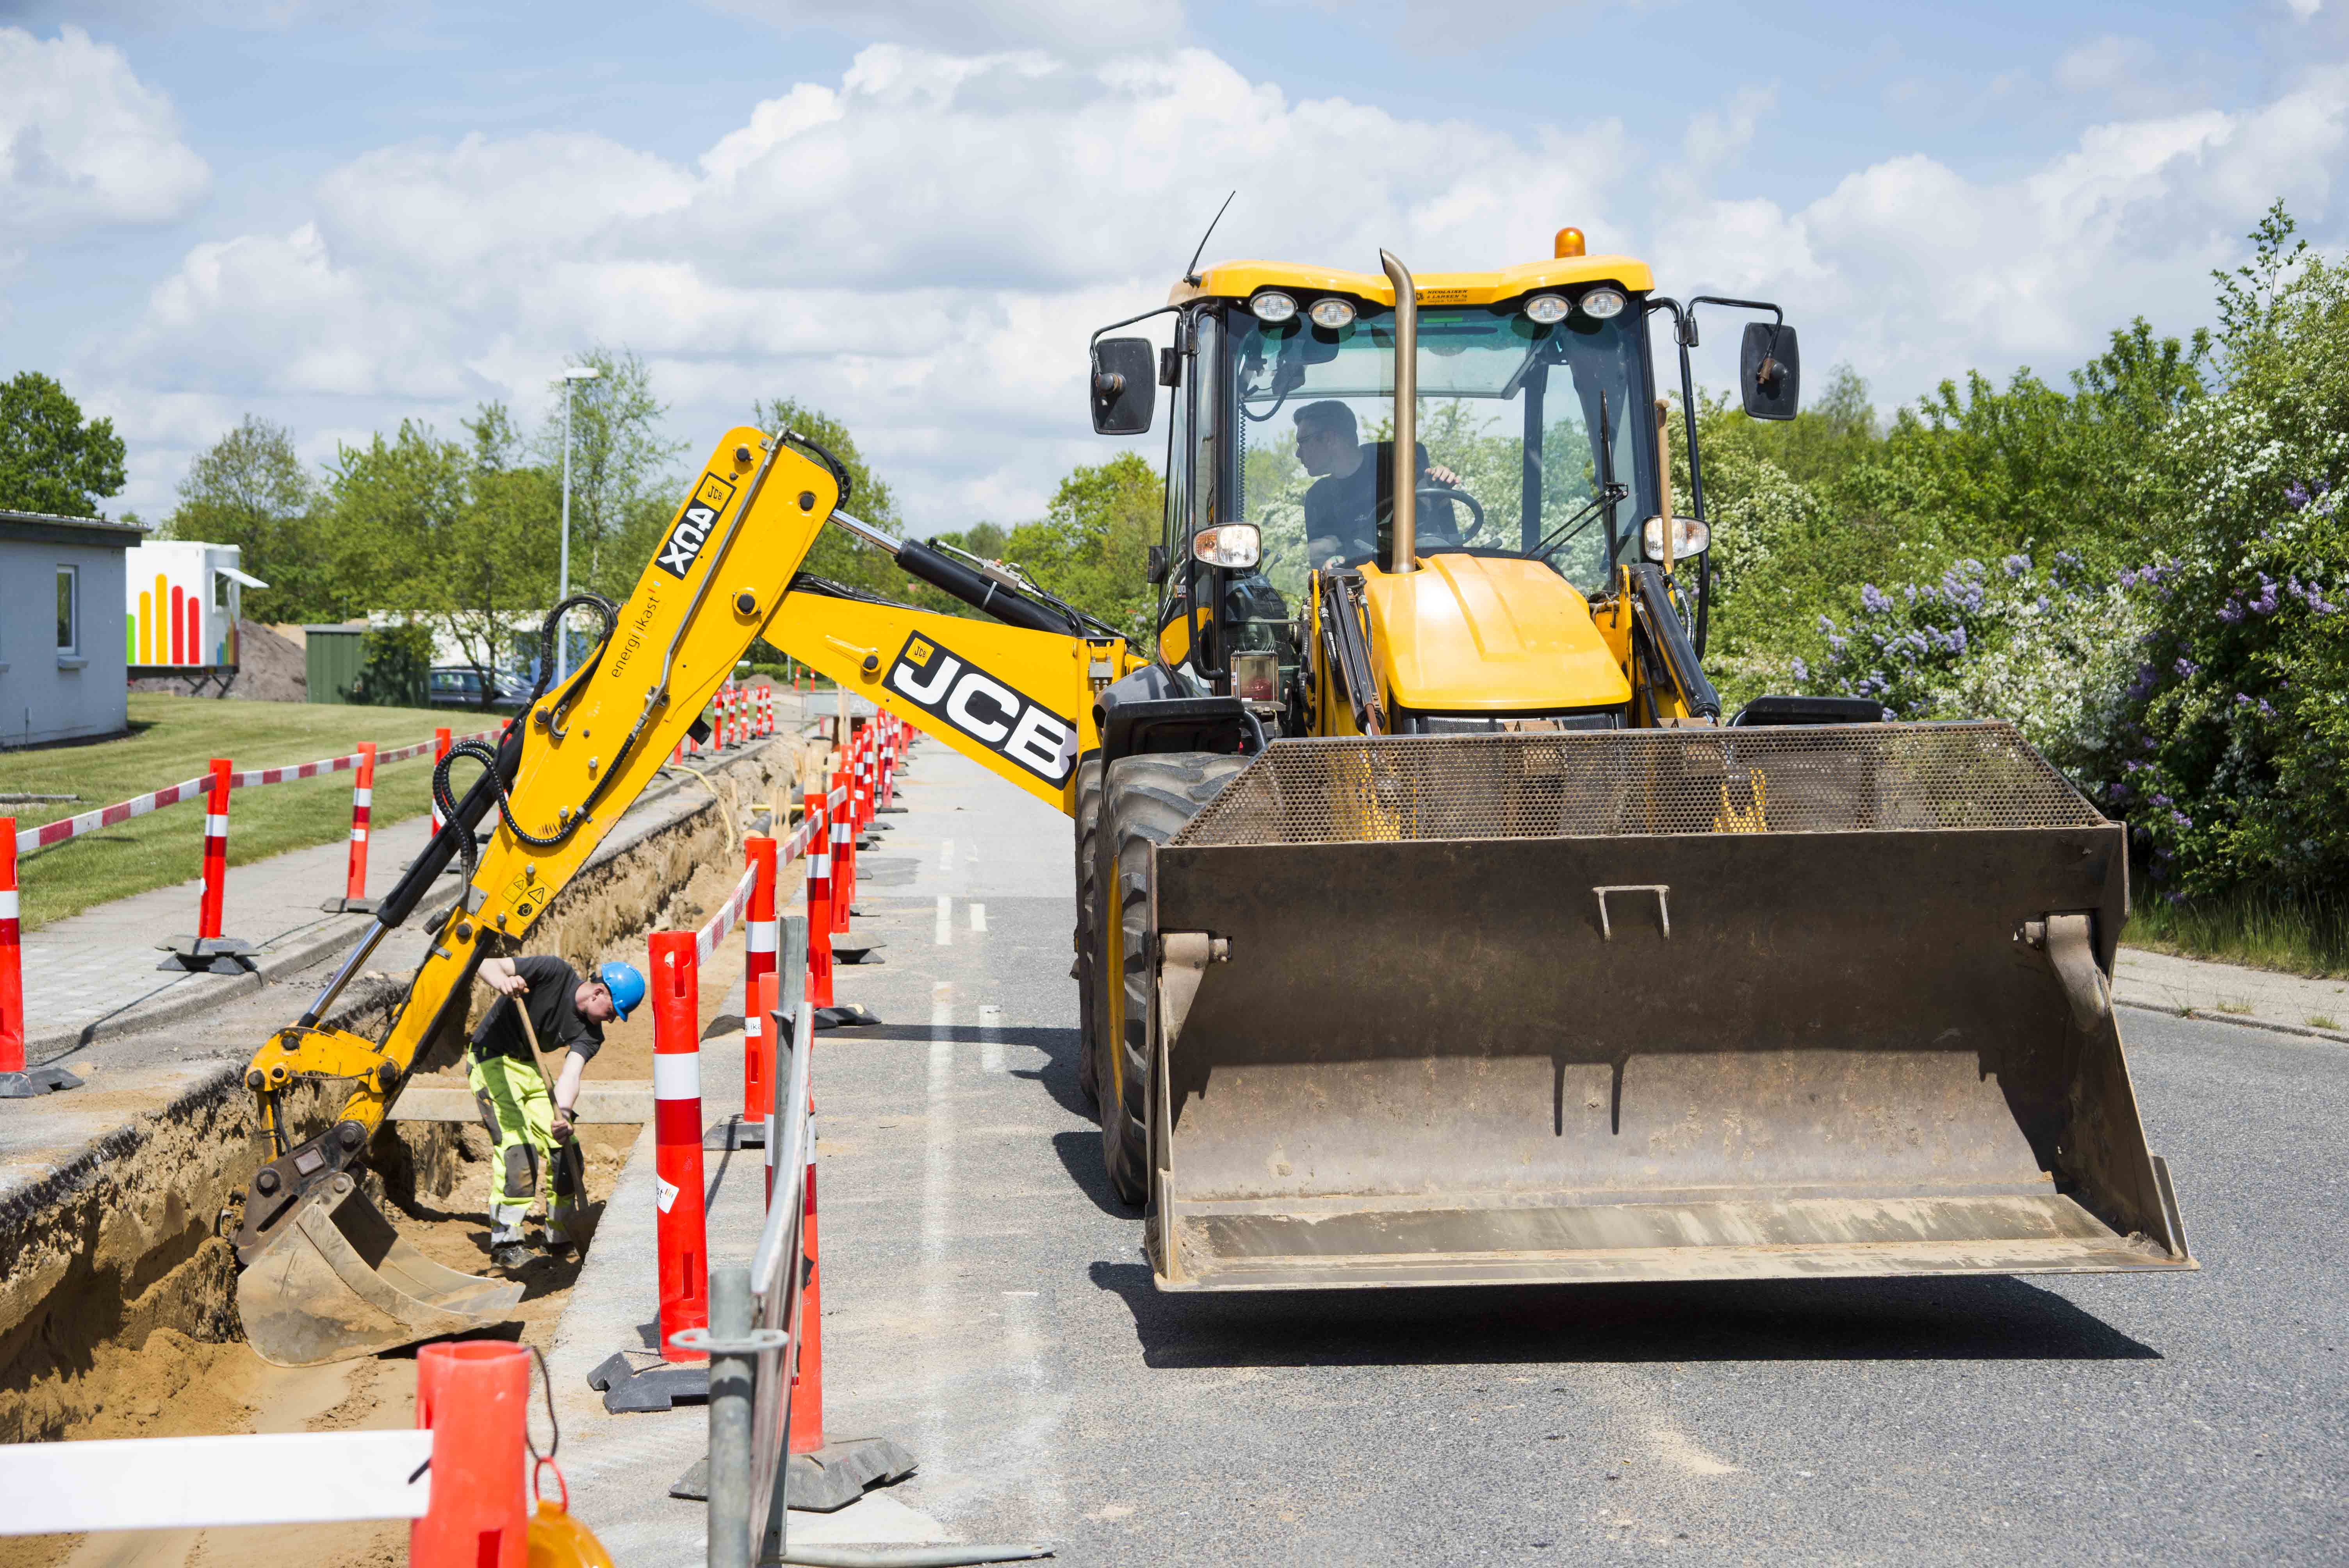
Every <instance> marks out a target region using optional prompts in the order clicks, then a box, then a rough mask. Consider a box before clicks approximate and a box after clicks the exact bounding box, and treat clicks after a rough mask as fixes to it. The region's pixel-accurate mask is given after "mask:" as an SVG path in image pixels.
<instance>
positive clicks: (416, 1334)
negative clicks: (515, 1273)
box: [236, 1174, 522, 1367]
mask: <svg viewBox="0 0 2349 1568" xmlns="http://www.w3.org/2000/svg"><path fill="white" fill-rule="evenodd" d="M521 1299H522V1286H521V1285H519V1284H506V1283H504V1282H502V1281H499V1280H490V1279H481V1278H477V1277H476V1276H474V1275H472V1274H460V1273H458V1272H457V1271H456V1270H455V1269H451V1268H443V1267H442V1266H441V1265H440V1264H436V1263H434V1262H432V1261H431V1260H430V1259H429V1258H427V1257H426V1256H425V1255H424V1254H423V1253H419V1252H418V1251H417V1250H416V1249H415V1248H414V1247H412V1246H409V1244H408V1243H406V1242H403V1241H401V1240H400V1239H399V1235H398V1233H397V1232H396V1231H394V1230H393V1229H392V1228H391V1223H390V1222H389V1221H388V1220H386V1219H385V1218H384V1217H383V1215H382V1214H381V1213H380V1212H378V1211H377V1209H376V1206H375V1205H374V1204H373V1203H370V1202H367V1197H366V1195H365V1194H363V1193H362V1192H360V1191H358V1189H357V1185H356V1184H355V1183H354V1182H353V1181H351V1179H350V1177H349V1176H347V1175H339V1174H338V1175H336V1177H335V1178H334V1180H332V1181H328V1182H326V1183H324V1184H322V1185H321V1186H320V1187H319V1188H318V1190H317V1191H315V1192H313V1193H311V1194H310V1195H309V1196H308V1197H306V1198H304V1199H303V1200H302V1201H301V1207H300V1209H299V1210H298V1211H297V1212H295V1215H294V1217H293V1218H292V1220H291V1221H289V1222H287V1223H286V1224H285V1227H284V1228H283V1229H282V1230H280V1231H279V1232H278V1233H277V1235H276V1237H275V1239H274V1240H273V1241H272V1242H271V1243H269V1244H268V1246H267V1247H265V1248H264V1250H263V1252H262V1253H261V1255H260V1256H259V1257H257V1258H255V1259H254V1261H253V1262H252V1263H251V1264H249V1265H248V1266H247V1267H246V1268H245V1270H244V1272H243V1274H240V1275H239V1276H238V1278H237V1282H236V1311H237V1315H238V1316H239V1317H240V1318H242V1319H243V1323H244V1336H245V1338H247V1339H249V1340H251V1341H252V1342H253V1348H254V1350H255V1351H257V1352H259V1354H260V1356H261V1358H262V1359H263V1360H264V1361H267V1362H270V1363H272V1364H274V1365H275V1366H279V1367H317V1366H322V1365H324V1364H325V1363H326V1362H329V1361H348V1360H350V1359H352V1358H353V1357H360V1356H368V1355H372V1354H374V1353H375V1352H377V1351H378V1350H389V1349H391V1348H393V1347H394V1346H400V1345H412V1344H414V1343H415V1342H416V1341H418V1340H419V1339H432V1338H437V1337H439V1336H441V1335H444V1334H461V1333H463V1332H465V1331H466V1330H468V1329H474V1328H481V1327H484V1326H488V1325H490V1324H492V1323H499V1322H502V1321H505V1320H506V1319H507V1318H508V1317H509V1316H510V1315H511V1314H512V1308H513V1306H514V1304H515V1303H517V1302H519V1301H520V1300H521Z"/></svg>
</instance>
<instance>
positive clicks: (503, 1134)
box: [465, 1056, 586, 1246]
mask: <svg viewBox="0 0 2349 1568" xmlns="http://www.w3.org/2000/svg"><path fill="white" fill-rule="evenodd" d="M471 1059H472V1068H471V1071H470V1072H468V1073H467V1074H466V1075H465V1078H466V1081H467V1082H468V1083H470V1084H471V1086H472V1089H473V1103H474V1105H476V1106H477V1107H479V1108H480V1109H481V1126H482V1127H483V1128H485V1129H486V1130H488V1132H489V1135H490V1140H491V1142H492V1143H493V1144H495V1145H496V1146H497V1153H496V1156H495V1158H493V1159H492V1161H491V1162H490V1244H491V1245H492V1246H498V1245H502V1244H503V1243H507V1242H518V1241H520V1240H522V1222H523V1220H524V1219H525V1218H527V1217H528V1216H529V1214H530V1206H531V1201H532V1200H533V1198H535V1197H536V1196H537V1195H538V1174H539V1172H540V1171H542V1170H543V1171H546V1173H547V1193H546V1239H547V1241H548V1242H549V1243H567V1242H569V1241H570V1240H571V1238H572V1236H573V1235H574V1233H575V1230H576V1226H575V1223H574V1222H575V1220H576V1217H577V1214H578V1212H579V1203H580V1200H581V1199H582V1198H583V1197H584V1196H585V1186H586V1180H585V1178H586V1171H585V1163H584V1161H582V1160H581V1159H580V1156H579V1140H577V1139H576V1138H571V1139H566V1140H564V1141H563V1142H562V1143H561V1144H559V1145H558V1144H557V1143H556V1142H555V1141H554V1094H553V1092H552V1091H551V1090H550V1089H549V1088H548V1087H547V1082H546V1075H545V1074H544V1073H543V1072H541V1071H539V1070H538V1064H537V1063H536V1062H528V1061H519V1060H516V1059H515V1058H514V1057H490V1058H489V1059H488V1060H486V1061H484V1060H482V1059H481V1057H479V1056H474V1057H472V1058H471Z"/></svg>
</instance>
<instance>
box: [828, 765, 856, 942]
mask: <svg viewBox="0 0 2349 1568" xmlns="http://www.w3.org/2000/svg"><path fill="white" fill-rule="evenodd" d="M849 777H850V774H849V769H848V760H847V758H844V757H843V758H842V759H841V766H840V767H839V768H838V769H836V770H834V772H833V776H832V788H833V789H836V790H838V791H839V792H840V794H841V797H842V799H841V803H840V809H839V810H835V811H833V812H832V813H831V817H832V934H833V935H834V936H839V935H842V934H844V933H845V932H846V931H847V930H848V906H849V905H850V904H851V903H854V902H855V900H856V798H855V795H854V792H853V791H852V790H851V789H849V784H848V780H849Z"/></svg>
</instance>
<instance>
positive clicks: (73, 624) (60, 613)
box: [57, 566, 81, 655]
mask: <svg viewBox="0 0 2349 1568" xmlns="http://www.w3.org/2000/svg"><path fill="white" fill-rule="evenodd" d="M57 652H58V653H59V654H60V655H74V654H78V653H80V652H81V568H80V567H78V566H60V567H58V568H57Z"/></svg>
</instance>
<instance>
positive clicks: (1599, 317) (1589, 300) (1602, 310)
mask: <svg viewBox="0 0 2349 1568" xmlns="http://www.w3.org/2000/svg"><path fill="white" fill-rule="evenodd" d="M1574 303H1575V304H1576V306H1577V307H1578V308H1579V309H1580V310H1581V312H1582V314H1583V315H1587V316H1588V317H1589V318H1590V319H1591V320H1593V321H1606V320H1608V319H1609V318H1610V317H1612V316H1619V315H1622V314H1623V295H1622V294H1621V293H1620V292H1619V291H1618V290H1615V289H1592V290H1591V291H1590V292H1589V293H1588V294H1584V295H1583V296H1582V297H1581V298H1580V299H1578V300H1576V301H1575V302H1574Z"/></svg>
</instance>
